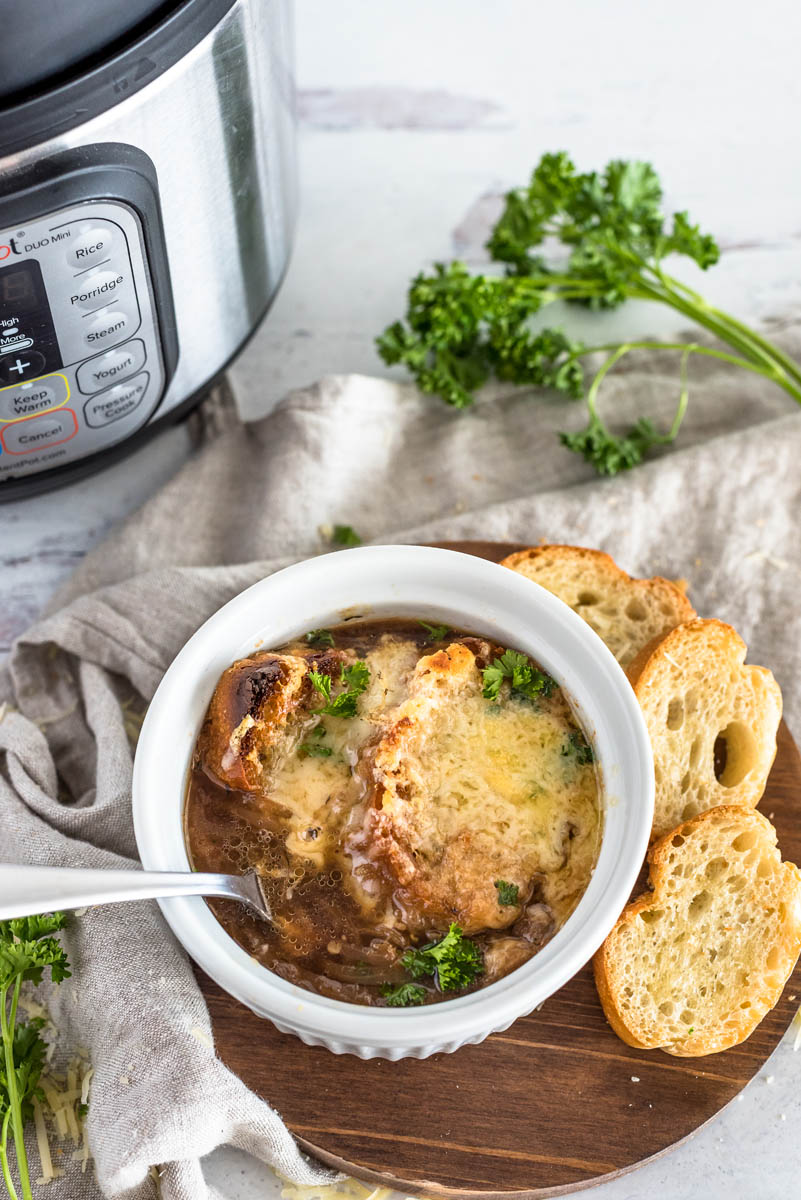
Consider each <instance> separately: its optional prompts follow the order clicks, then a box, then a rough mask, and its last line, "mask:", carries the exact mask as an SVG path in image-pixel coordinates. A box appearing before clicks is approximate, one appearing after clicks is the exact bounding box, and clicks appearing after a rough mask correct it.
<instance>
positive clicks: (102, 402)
mask: <svg viewBox="0 0 801 1200" xmlns="http://www.w3.org/2000/svg"><path fill="white" fill-rule="evenodd" d="M149 383H150V375H149V373H148V372H147V371H142V373H141V375H136V376H135V377H134V378H133V379H130V380H129V381H128V383H118V384H116V385H115V386H114V387H111V388H108V390H107V391H105V392H99V393H98V394H97V395H96V396H92V397H91V399H90V400H87V401H86V403H85V404H84V406H83V415H84V417H85V418H86V424H87V425H90V426H91V427H92V429H100V428H101V427H102V426H103V425H110V424H111V422H112V421H120V420H121V419H122V418H123V417H127V416H128V415H129V414H130V413H132V412H133V411H134V409H135V408H138V407H139V405H140V404H141V403H142V400H143V398H144V395H145V392H146V391H147V385H148V384H149Z"/></svg>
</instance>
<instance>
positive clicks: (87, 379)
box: [78, 338, 145, 394]
mask: <svg viewBox="0 0 801 1200" xmlns="http://www.w3.org/2000/svg"><path fill="white" fill-rule="evenodd" d="M144 365H145V344H144V342H143V341H141V339H140V338H134V340H133V341H132V342H127V343H126V344H125V345H124V346H118V347H117V349H116V350H109V352H108V354H99V355H98V356H97V358H90V359H89V360H88V361H87V362H84V363H81V365H80V366H79V367H78V387H79V388H80V389H81V391H82V392H84V393H87V394H88V393H90V392H99V391H100V389H101V388H106V387H109V385H110V384H112V383H121V382H122V380H123V379H130V377H131V375H135V374H136V373H137V371H141V369H142V367H143V366H144Z"/></svg>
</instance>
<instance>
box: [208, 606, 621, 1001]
mask: <svg viewBox="0 0 801 1200" xmlns="http://www.w3.org/2000/svg"><path fill="white" fill-rule="evenodd" d="M185 826H186V840H187V845H188V848H189V853H190V857H191V861H192V865H193V867H194V868H195V869H196V870H200V871H222V872H227V873H231V874H241V873H244V872H246V871H251V870H252V871H256V872H258V874H259V875H260V876H261V879H262V881H263V885H264V890H265V894H266V896H267V898H268V900H269V902H270V905H271V907H272V912H273V916H274V922H273V924H272V925H267V924H266V923H264V922H263V921H261V920H260V919H259V918H257V917H255V916H252V915H250V914H249V913H248V912H247V911H246V910H245V909H244V908H243V907H242V906H240V905H238V904H236V903H235V902H233V901H227V900H214V901H209V903H210V905H211V908H212V909H213V911H214V913H215V915H216V916H217V918H218V920H219V921H220V922H221V924H222V925H223V926H224V928H225V929H226V930H227V931H228V933H229V934H230V935H231V936H232V937H233V938H234V939H235V940H236V941H237V942H238V943H239V944H240V945H241V946H242V947H243V948H244V949H245V950H246V951H247V952H248V953H249V954H250V955H252V956H253V957H254V958H255V959H256V960H257V961H258V962H260V963H262V964H263V965H264V966H265V967H268V968H269V969H270V970H271V971H273V972H275V973H276V974H277V975H280V976H281V977H282V978H283V979H287V980H289V981H291V982H292V983H295V984H298V985H299V986H301V987H304V988H308V989H309V990H311V991H314V992H318V993H320V994H322V995H324V996H331V997H334V998H336V999H339V1000H346V1001H350V1002H352V1003H356V1004H370V1005H390V1006H407V1005H417V1004H428V1003H432V1002H434V1001H439V1000H447V999H449V998H451V997H454V996H457V995H461V994H464V993H465V992H468V991H473V990H475V989H476V988H480V987H483V986H485V985H487V984H489V983H492V982H494V981H495V980H496V979H499V978H500V977H501V976H503V975H506V974H507V973H508V972H509V971H512V970H514V969H515V968H516V967H519V966H520V965H521V964H522V963H524V962H525V961H526V960H527V959H529V958H531V956H532V955H533V954H536V952H537V951H538V950H539V949H541V947H542V946H544V945H545V943H546V942H547V941H548V940H549V939H550V938H551V937H552V936H553V935H554V933H555V932H556V930H557V929H559V927H560V926H561V925H563V924H564V922H565V921H566V920H567V918H568V916H569V915H570V913H571V912H572V911H573V909H574V908H575V906H576V904H577V903H578V901H579V899H580V898H581V895H582V894H583V892H584V890H585V888H586V887H587V884H588V882H589V879H590V875H591V873H592V870H593V867H594V865H595V861H596V857H597V852H598V848H599V844H600V832H601V805H600V790H599V785H598V780H597V776H596V770H595V766H594V762H593V752H592V748H591V746H590V744H589V742H588V741H587V739H586V737H585V735H584V733H583V731H582V729H581V727H580V726H579V724H578V722H577V720H576V717H575V715H574V713H573V711H572V709H571V707H570V705H569V703H568V700H567V697H566V696H565V695H564V694H563V692H562V689H561V688H560V687H559V686H558V684H557V683H556V681H555V680H554V679H552V678H550V677H549V676H548V675H546V674H545V672H544V671H542V670H541V669H540V668H539V667H538V666H537V664H536V663H534V662H533V661H532V660H531V659H530V658H528V657H526V655H524V654H520V653H518V652H516V651H515V650H513V649H509V648H506V647H504V646H498V645H495V644H493V643H492V642H489V641H487V640H486V639H484V638H481V637H475V636H472V635H471V634H469V633H464V632H461V631H458V630H452V629H449V628H447V627H446V626H434V625H430V624H427V623H426V622H423V621H413V620H409V619H405V618H404V619H395V618H393V619H383V620H369V621H368V620H353V621H350V622H346V623H345V624H343V625H339V626H336V627H333V628H331V629H315V630H312V631H310V632H309V633H307V634H306V635H305V637H302V638H299V639H298V640H296V641H293V642H291V643H289V644H288V645H286V646H282V647H280V648H279V649H277V650H268V651H260V652H258V653H254V654H253V655H251V657H249V658H245V659H242V660H240V661H239V662H236V663H234V664H233V666H231V667H229V668H228V670H226V671H225V672H224V673H223V675H222V677H221V678H220V680H219V683H218V684H217V687H216V690H215V692H214V695H213V696H212V699H211V703H210V705H209V709H208V712H207V714H206V718H205V721H204V724H203V727H202V729H201V732H200V735H199V737H198V740H197V744H196V747H195V753H194V758H193V762H192V769H191V774H190V780H189V786H188V791H187V799H186V809H185Z"/></svg>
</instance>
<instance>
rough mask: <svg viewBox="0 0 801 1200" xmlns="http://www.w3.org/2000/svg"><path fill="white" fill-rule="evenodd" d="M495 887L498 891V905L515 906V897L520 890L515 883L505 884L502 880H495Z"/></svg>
mask: <svg viewBox="0 0 801 1200" xmlns="http://www.w3.org/2000/svg"><path fill="white" fill-rule="evenodd" d="M495 886H496V888H497V889H498V903H499V904H503V905H508V904H512V905H514V904H517V897H518V896H519V894H520V888H519V887H518V886H517V884H516V883H507V882H506V881H505V880H504V879H496V880H495Z"/></svg>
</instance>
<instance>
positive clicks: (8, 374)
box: [0, 350, 45, 383]
mask: <svg viewBox="0 0 801 1200" xmlns="http://www.w3.org/2000/svg"><path fill="white" fill-rule="evenodd" d="M44 365H45V356H44V355H43V354H40V353H39V351H38V350H24V351H21V352H20V353H19V354H6V355H4V356H3V358H0V383H22V381H23V380H24V379H35V378H36V376H37V375H41V373H42V371H43V369H44Z"/></svg>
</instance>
